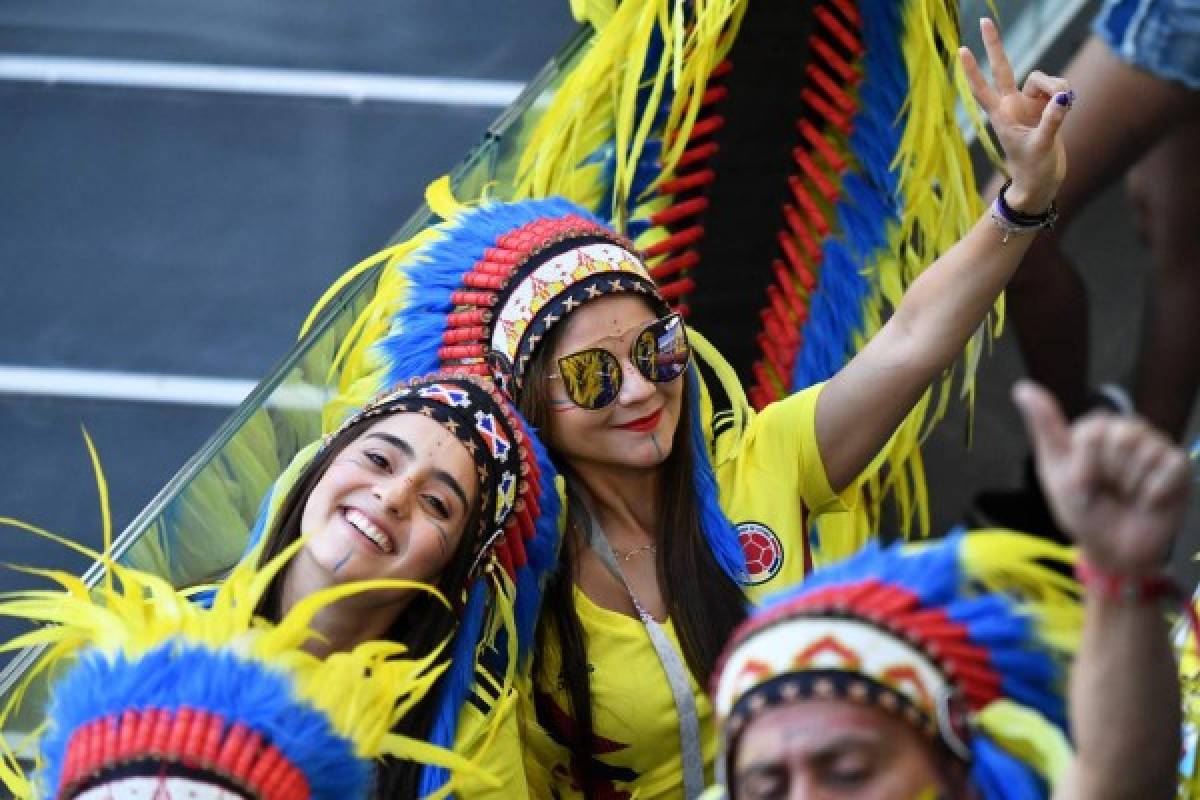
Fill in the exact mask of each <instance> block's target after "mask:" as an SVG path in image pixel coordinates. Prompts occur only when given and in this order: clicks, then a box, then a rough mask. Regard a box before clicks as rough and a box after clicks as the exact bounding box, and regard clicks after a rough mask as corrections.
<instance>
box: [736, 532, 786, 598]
mask: <svg viewBox="0 0 1200 800" xmlns="http://www.w3.org/2000/svg"><path fill="white" fill-rule="evenodd" d="M737 532H738V544H740V545H741V546H742V552H743V553H744V554H745V555H746V577H745V578H743V579H742V584H743V585H745V586H758V585H759V584H761V583H766V582H767V581H769V580H771V578H774V577H775V576H776V575H778V574H779V570H780V569H782V568H783V543H782V542H780V541H779V537H778V536H776V535H775V531H773V530H771V529H770V528H768V527H767V526H766V525H763V524H762V523H761V522H739V523H738V526H737Z"/></svg>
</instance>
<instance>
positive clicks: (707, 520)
mask: <svg viewBox="0 0 1200 800" xmlns="http://www.w3.org/2000/svg"><path fill="white" fill-rule="evenodd" d="M687 381H688V385H687V388H688V397H689V403H688V405H689V406H690V408H689V410H688V413H689V414H691V417H692V419H691V422H692V435H691V439H692V441H691V443H690V446H691V448H692V459H693V461H694V462H695V464H694V467H693V470H692V473H693V478H692V485H693V488H694V490H695V492H696V502H697V503H698V504H699V511H700V525H701V526H702V527H703V529H704V537H705V539H707V541H708V547H709V549H710V550H711V551H712V554H713V557H714V558H716V560H717V563H718V564H720V565H721V569H722V570H724V571H725V574H726V575H728V576H729V577H730V578H732V579H733V580H735V581H737V582H739V583H740V582H741V581H743V580H744V579H745V577H746V555H745V553H744V552H743V551H742V546H741V544H740V543H739V542H738V535H737V529H736V528H734V526H733V523H732V522H730V521H729V518H728V517H726V516H725V512H724V511H722V510H721V502H720V496H719V495H718V487H717V479H716V476H715V475H714V474H713V467H712V460H711V459H710V458H709V453H708V441H707V439H705V437H704V426H703V425H702V424H701V422H700V378H699V375H698V374H697V372H696V365H695V364H693V365H691V367H690V368H689V369H688V377H687Z"/></svg>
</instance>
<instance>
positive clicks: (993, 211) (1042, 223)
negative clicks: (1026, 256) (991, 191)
mask: <svg viewBox="0 0 1200 800" xmlns="http://www.w3.org/2000/svg"><path fill="white" fill-rule="evenodd" d="M1009 186H1012V181H1011V180H1008V181H1005V182H1004V185H1003V186H1002V187H1000V192H999V193H998V194H997V195H996V199H995V200H993V201H992V205H991V208H990V209H989V215H990V216H991V218H992V222H993V223H995V225H996V227H997V228H999V229H1000V232H1001V233H1002V234H1003V235H1004V238H1003V239H1002V242H1003V243H1004V244H1007V243H1008V237H1010V236H1012V235H1013V234H1014V233H1036V232H1037V231H1040V230H1043V229H1045V230H1049V229H1051V228H1053V227H1054V223H1055V221H1056V220H1057V219H1058V205H1057V204H1056V203H1055V202H1054V201H1051V202H1050V207H1049V208H1048V209H1046V210H1045V211H1044V212H1042V213H1041V214H1026V213H1024V212H1022V211H1017V210H1016V209H1014V208H1013V207H1012V206H1010V205H1009V204H1008V203H1007V202H1006V201H1005V199H1004V192H1005V191H1007V190H1008V187H1009Z"/></svg>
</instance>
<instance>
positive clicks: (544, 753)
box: [521, 362, 856, 800]
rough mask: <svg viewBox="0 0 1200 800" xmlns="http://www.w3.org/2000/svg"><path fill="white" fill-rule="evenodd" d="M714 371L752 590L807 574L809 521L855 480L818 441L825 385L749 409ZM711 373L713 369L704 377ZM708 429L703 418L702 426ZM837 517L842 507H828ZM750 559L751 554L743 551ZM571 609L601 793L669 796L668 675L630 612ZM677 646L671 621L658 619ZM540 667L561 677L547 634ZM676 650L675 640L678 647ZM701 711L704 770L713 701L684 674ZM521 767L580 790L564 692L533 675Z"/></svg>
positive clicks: (722, 475)
mask: <svg viewBox="0 0 1200 800" xmlns="http://www.w3.org/2000/svg"><path fill="white" fill-rule="evenodd" d="M722 364H723V362H722ZM730 375H732V372H731V371H730V372H728V373H727V374H726V375H721V374H720V372H719V371H718V375H717V380H718V381H720V382H721V384H723V385H722V387H721V388H722V390H723V391H724V392H725V394H726V401H727V403H728V404H729V406H731V407H732V410H729V407H728V406H727V408H726V410H725V411H724V412H721V413H717V414H716V415H715V416H714V414H713V404H712V400H711V399H710V398H711V392H708V391H706V392H705V395H704V398H703V401H702V403H701V411H702V418H703V419H706V420H711V427H709V430H708V432H709V439H710V446H711V448H712V451H711V452H712V453H714V461H715V464H716V477H717V483H718V486H719V491H720V501H721V506H722V509H723V510H724V511H725V513H726V515H727V516H728V517H729V518H730V520H732V521H733V522H734V523H736V524H737V525H738V528H739V531H740V534H741V536H740V538H741V540H742V544H743V548H744V549H746V550H747V551H748V552H747V555H748V561H752V563H751V571H750V574H749V578H748V582H747V586H746V592H747V595H748V596H749V597H750V598H751V599H756V598H758V597H761V596H762V594H763V593H765V592H768V591H773V590H777V589H781V588H783V587H784V586H786V585H788V584H789V583H790V582H795V581H798V580H800V578H802V577H803V575H804V564H805V556H804V542H805V541H806V538H807V533H806V528H807V527H808V523H809V522H810V520H811V518H812V517H813V516H815V515H817V514H827V513H829V512H845V511H846V510H847V507H848V502H849V499H850V498H852V497H853V495H854V493H855V491H856V487H851V488H849V489H847V490H846V491H844V492H842V493H841V494H840V495H839V494H835V493H834V492H833V490H832V489H831V488H830V486H829V481H828V479H827V478H826V476H825V469H824V466H823V464H822V462H821V458H820V454H819V452H818V450H817V443H816V429H815V412H816V404H817V398H818V397H819V395H820V392H821V389H822V385H817V386H813V387H811V388H809V389H806V390H804V391H802V392H798V393H796V394H794V395H792V396H791V397H788V398H786V399H784V400H781V401H779V402H777V403H774V404H772V405H770V406H768V407H767V408H766V409H764V410H763V411H762V412H761V413H758V414H755V413H754V412H753V411H752V410H751V409H750V408H749V406H748V405H746V404H745V401H744V398H741V399H740V401H739V398H738V397H737V393H740V387H739V386H737V385H736V379H733V381H734V382H732V383H731V382H730V378H729V377H728V376H730ZM709 379H710V380H712V378H711V377H710V378H709ZM706 427H707V426H706ZM833 515H834V516H848V515H845V514H840V515H839V514H837V513H834V514H833ZM751 557H752V558H751ZM575 607H576V610H577V612H578V614H579V619H580V622H581V624H582V625H583V629H584V631H585V632H586V634H587V637H588V666H589V673H590V678H591V688H592V697H593V712H592V713H593V728H594V731H595V734H596V741H597V746H596V748H595V750H596V752H595V753H594V755H593V757H594V759H595V762H596V763H595V765H594V766H595V769H594V770H593V774H596V775H599V776H600V778H601V780H602V781H603V783H602V786H601V789H600V792H599V795H598V796H599V797H600V798H601V800H626V799H627V798H634V797H636V798H638V800H651V799H652V798H677V797H679V796H680V795H681V793H682V789H683V786H682V767H681V764H680V747H679V724H678V715H677V713H676V710H675V702H674V698H673V696H672V694H671V689H670V686H669V685H668V682H667V678H666V675H665V674H664V672H663V668H662V665H661V663H660V662H659V659H658V655H657V653H655V651H654V646H653V645H652V644H651V642H650V638H649V636H648V635H647V633H646V630H645V628H644V626H643V625H642V623H641V622H640V621H639V620H636V619H633V618H632V617H628V616H626V615H624V614H620V613H617V612H614V611H608V610H606V609H603V608H600V607H598V606H596V605H595V604H594V603H593V602H592V601H591V600H590V599H588V597H587V596H586V595H585V594H584V593H583V592H582V590H580V589H579V588H578V587H576V590H575ZM664 627H665V629H666V630H667V632H668V634H669V635H670V637H671V639H672V642H673V643H674V644H675V646H676V649H679V643H678V640H677V639H676V638H675V631H674V628H673V627H672V626H671V625H670V622H668V623H667V624H666V625H665V626H664ZM548 645H549V646H548V648H547V652H546V653H545V654H544V658H545V659H546V669H545V670H544V673H545V674H546V675H552V676H553V675H558V673H559V667H558V664H559V654H558V650H557V645H556V643H554V642H553V641H551V642H549V643H548ZM680 653H681V655H682V650H680ZM688 679H689V682H691V683H692V693H693V695H694V696H695V698H696V706H697V711H698V712H699V717H700V731H701V737H702V740H703V741H702V749H703V753H704V760H705V767H706V773H707V774H706V777H707V778H708V779H709V781H711V779H712V774H711V773H712V763H713V758H714V757H715V751H716V744H717V743H716V735H715V731H714V730H713V720H712V708H711V706H710V704H709V700H708V697H707V696H706V694H705V693H704V692H703V691H701V690H700V688H699V687H697V686H696V685H695V683H694V681H692V677H691V675H690V674H689V676H688ZM521 708H522V714H521V721H522V734H523V736H524V739H525V742H524V744H525V771H526V777H527V780H528V781H529V792H530V795H531V796H533V797H555V798H574V797H581V796H582V794H581V792H580V791H579V788H578V786H577V783H576V781H575V780H574V778H573V772H572V765H571V763H570V751H569V749H568V748H567V746H566V742H567V741H569V732H570V730H571V728H570V726H571V725H572V721H571V719H570V718H569V717H568V715H567V712H566V709H567V708H568V700H567V695H566V692H565V691H564V690H563V689H562V688H561V687H559V686H557V685H554V686H547V685H545V683H544V681H543V680H541V676H535V677H534V678H530V679H527V680H526V683H525V686H524V691H522V698H521Z"/></svg>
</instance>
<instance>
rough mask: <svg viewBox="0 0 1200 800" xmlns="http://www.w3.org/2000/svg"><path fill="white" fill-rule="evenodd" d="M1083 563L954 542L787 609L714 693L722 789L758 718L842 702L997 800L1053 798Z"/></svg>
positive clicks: (839, 569) (757, 632) (885, 553)
mask: <svg viewBox="0 0 1200 800" xmlns="http://www.w3.org/2000/svg"><path fill="white" fill-rule="evenodd" d="M1073 560H1074V556H1073V554H1072V551H1070V550H1068V549H1066V548H1063V547H1061V546H1059V545H1055V544H1051V543H1048V542H1045V541H1043V540H1039V539H1034V538H1032V537H1027V536H1022V535H1019V534H1013V533H1000V532H979V533H973V534H963V533H961V532H960V533H955V534H952V535H951V536H949V537H948V538H946V539H944V540H941V541H938V542H936V543H930V544H924V545H909V546H895V547H892V548H888V549H884V548H881V547H879V546H878V545H877V544H871V545H868V547H867V549H866V550H864V551H863V552H862V553H861V554H859V555H857V556H855V557H853V558H851V559H849V560H848V561H845V562H843V563H841V564H838V565H834V566H831V567H828V568H825V569H822V570H818V571H816V572H814V573H813V574H812V575H811V576H810V577H809V578H808V579H807V580H806V581H805V582H804V584H803V585H802V586H800V587H799V588H797V589H793V590H790V591H788V592H784V593H782V594H779V595H776V596H775V597H773V598H771V599H770V600H768V601H767V602H766V603H764V604H763V605H762V606H761V607H759V608H758V609H757V610H755V611H754V612H753V613H752V614H751V616H750V618H749V619H747V620H746V621H745V622H744V623H743V624H742V626H741V627H740V628H739V629H738V630H737V631H736V632H735V634H734V637H733V639H732V640H731V642H730V643H729V645H728V646H727V648H726V651H725V654H724V655H723V657H722V660H721V662H720V664H719V667H718V669H717V671H716V672H715V673H714V678H713V695H712V696H713V702H714V707H715V709H716V713H717V716H718V719H719V724H720V726H721V731H722V733H721V753H720V755H719V756H718V760H717V770H718V781H719V782H720V783H722V784H725V785H726V786H728V783H727V781H728V778H729V776H730V775H731V768H732V763H731V759H732V758H733V757H734V755H735V753H736V748H737V743H738V738H739V736H740V735H741V733H742V732H743V731H744V730H745V729H746V727H747V726H748V725H750V724H751V723H752V722H753V720H754V718H755V715H756V714H758V713H759V712H761V711H763V710H765V709H767V708H771V707H773V706H777V705H779V704H781V703H793V702H802V701H803V700H805V699H808V698H822V699H831V698H844V699H848V700H852V701H854V702H858V703H869V704H871V705H873V706H876V707H878V708H880V709H882V710H884V711H886V712H888V713H892V714H896V715H898V716H899V717H900V718H901V719H903V720H904V721H906V722H907V723H908V724H910V725H911V726H912V727H913V728H914V729H915V730H916V731H917V732H918V733H920V734H922V735H924V736H927V737H929V739H930V740H932V741H934V742H936V743H938V744H939V745H940V746H942V747H943V748H944V749H945V750H947V751H948V752H949V753H951V754H953V755H954V756H956V757H957V758H959V759H960V760H962V761H963V762H964V763H965V764H966V765H967V766H968V767H969V769H970V780H971V782H972V784H973V785H974V786H975V788H976V789H977V790H978V791H979V792H980V795H981V797H983V798H985V800H1001V799H1002V798H1009V797H1024V798H1039V797H1042V798H1044V797H1048V796H1049V793H1050V787H1052V786H1053V784H1054V782H1055V781H1056V780H1057V779H1058V778H1059V777H1060V776H1061V775H1062V772H1063V769H1064V768H1065V766H1066V765H1067V763H1068V761H1069V759H1070V747H1069V745H1068V743H1067V736H1066V731H1067V723H1066V700H1065V696H1066V665H1067V663H1068V662H1069V660H1070V657H1071V656H1072V655H1073V653H1074V652H1075V651H1076V649H1077V646H1078V636H1079V632H1080V630H1081V626H1082V610H1081V606H1080V604H1079V598H1078V590H1077V586H1076V584H1075V583H1074V582H1073V581H1072V580H1071V579H1070V578H1067V577H1065V576H1066V575H1068V574H1070V573H1069V570H1068V569H1064V568H1065V567H1069V566H1070V564H1071V563H1072V562H1073Z"/></svg>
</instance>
